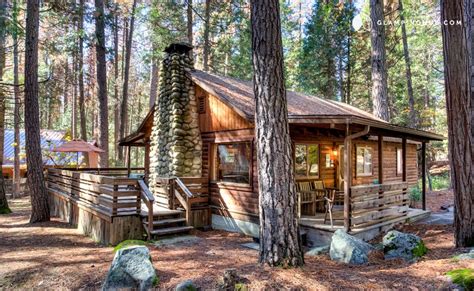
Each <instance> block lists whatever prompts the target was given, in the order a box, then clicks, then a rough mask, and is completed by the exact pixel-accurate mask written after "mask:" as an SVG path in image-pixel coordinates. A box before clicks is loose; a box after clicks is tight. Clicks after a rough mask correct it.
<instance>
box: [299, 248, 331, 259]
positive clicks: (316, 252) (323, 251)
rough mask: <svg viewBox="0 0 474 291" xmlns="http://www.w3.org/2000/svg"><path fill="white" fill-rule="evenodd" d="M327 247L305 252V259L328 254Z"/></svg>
mask: <svg viewBox="0 0 474 291" xmlns="http://www.w3.org/2000/svg"><path fill="white" fill-rule="evenodd" d="M329 248H330V247H329V246H321V247H315V248H312V249H310V250H309V251H307V252H306V253H305V254H304V255H305V256H307V257H314V256H319V255H323V254H327V253H329Z"/></svg>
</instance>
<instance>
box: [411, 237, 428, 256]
mask: <svg viewBox="0 0 474 291" xmlns="http://www.w3.org/2000/svg"><path fill="white" fill-rule="evenodd" d="M427 252H428V248H427V247H426V246H425V243H424V242H423V241H422V240H420V242H419V243H418V245H417V246H416V247H415V248H414V249H413V250H412V253H413V256H415V257H416V258H421V257H422V256H424V255H426V253H427Z"/></svg>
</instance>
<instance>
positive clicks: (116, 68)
mask: <svg viewBox="0 0 474 291" xmlns="http://www.w3.org/2000/svg"><path fill="white" fill-rule="evenodd" d="M116 7H117V6H116ZM114 14H115V15H114V103H113V106H114V107H113V110H114V149H115V159H118V151H119V150H120V148H119V146H118V140H119V135H120V134H119V127H120V123H119V118H120V114H118V109H117V108H118V106H119V104H120V101H119V100H120V97H119V83H118V82H119V20H118V18H119V15H118V9H115V12H114Z"/></svg>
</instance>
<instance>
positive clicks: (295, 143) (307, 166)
mask: <svg viewBox="0 0 474 291" xmlns="http://www.w3.org/2000/svg"><path fill="white" fill-rule="evenodd" d="M298 145H304V146H306V157H308V155H309V154H308V153H309V149H308V147H309V146H318V174H317V175H311V176H310V175H309V163H308V159H306V175H304V176H300V175H298V174H297V173H296V146H298ZM293 171H294V173H295V179H310V178H313V179H320V177H321V144H319V143H316V142H294V143H293Z"/></svg>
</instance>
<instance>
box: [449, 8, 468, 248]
mask: <svg viewBox="0 0 474 291" xmlns="http://www.w3.org/2000/svg"><path fill="white" fill-rule="evenodd" d="M471 16H472V14H471V1H470V0H457V1H455V0H442V1H441V23H443V22H444V21H448V22H449V21H453V20H461V21H462V24H460V25H448V24H444V25H442V27H441V31H442V35H443V51H444V78H445V90H446V111H447V117H448V137H449V155H450V159H449V160H450V164H451V183H452V186H453V191H454V210H455V211H454V229H455V232H454V236H455V240H456V246H457V247H472V246H474V168H473V167H474V165H473V162H474V120H473V118H474V95H473V94H474V92H473V90H474V88H473V85H474V84H473V83H472V78H473V71H472V68H471V66H472V64H473V63H474V62H473V61H472V58H473V57H474V56H473V55H472V45H473V40H474V39H473V38H472V35H471V33H472V27H471V25H472V24H473V23H472V19H471Z"/></svg>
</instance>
